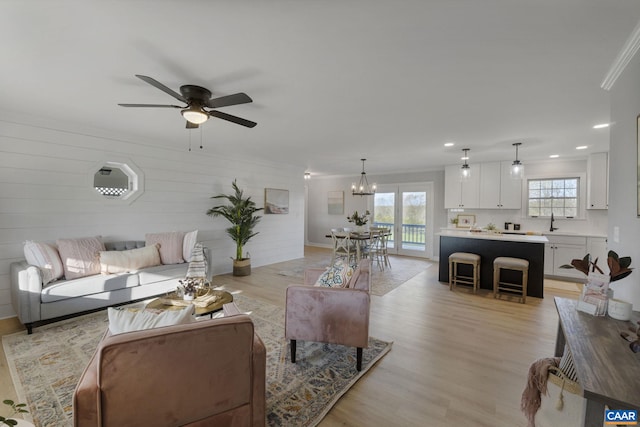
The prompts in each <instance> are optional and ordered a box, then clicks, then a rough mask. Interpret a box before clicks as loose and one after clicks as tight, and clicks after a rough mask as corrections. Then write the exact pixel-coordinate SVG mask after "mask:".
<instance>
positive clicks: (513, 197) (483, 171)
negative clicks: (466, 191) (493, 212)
mask: <svg viewBox="0 0 640 427" xmlns="http://www.w3.org/2000/svg"><path fill="white" fill-rule="evenodd" d="M521 207H522V180H521V179H513V178H511V163H510V162H490V163H481V164H480V208H482V209H520V208H521Z"/></svg>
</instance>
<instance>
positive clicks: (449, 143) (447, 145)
mask: <svg viewBox="0 0 640 427" xmlns="http://www.w3.org/2000/svg"><path fill="white" fill-rule="evenodd" d="M444 146H445V147H453V146H454V143H453V142H445V143H444Z"/></svg>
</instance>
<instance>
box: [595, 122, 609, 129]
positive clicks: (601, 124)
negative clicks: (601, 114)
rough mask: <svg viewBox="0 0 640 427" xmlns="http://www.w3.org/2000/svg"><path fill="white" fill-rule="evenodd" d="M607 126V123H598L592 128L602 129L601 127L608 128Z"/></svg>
mask: <svg viewBox="0 0 640 427" xmlns="http://www.w3.org/2000/svg"><path fill="white" fill-rule="evenodd" d="M608 127H609V123H600V124H599V125H595V126H594V127H593V128H594V129H602V128H608Z"/></svg>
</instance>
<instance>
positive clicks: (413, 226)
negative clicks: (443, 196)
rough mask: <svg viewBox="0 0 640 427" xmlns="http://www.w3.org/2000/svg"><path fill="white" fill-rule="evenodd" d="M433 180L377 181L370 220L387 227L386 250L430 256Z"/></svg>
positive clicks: (431, 247) (431, 248) (401, 253)
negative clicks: (390, 182)
mask: <svg viewBox="0 0 640 427" xmlns="http://www.w3.org/2000/svg"><path fill="white" fill-rule="evenodd" d="M432 199H433V184H432V183H430V182H425V183H416V184H400V185H380V186H378V191H377V193H376V194H375V196H374V200H373V223H374V225H376V226H381V227H389V228H391V230H392V236H391V238H390V239H389V251H390V252H391V253H395V254H398V255H410V256H418V257H426V258H431V257H432V256H433V206H432V203H431V200H432Z"/></svg>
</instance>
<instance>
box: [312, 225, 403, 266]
mask: <svg viewBox="0 0 640 427" xmlns="http://www.w3.org/2000/svg"><path fill="white" fill-rule="evenodd" d="M347 233H348V234H349V238H350V239H351V240H355V241H356V261H358V262H360V260H361V259H362V254H363V252H364V251H363V248H365V247H366V244H365V242H368V241H369V240H370V239H371V232H369V231H350V232H346V231H345V232H341V233H336V236H338V237H346V236H347ZM375 234H376V236H390V235H391V231H384V232H382V231H381V232H376V233H375ZM325 237H328V238H329V239H331V234H327V235H325Z"/></svg>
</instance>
